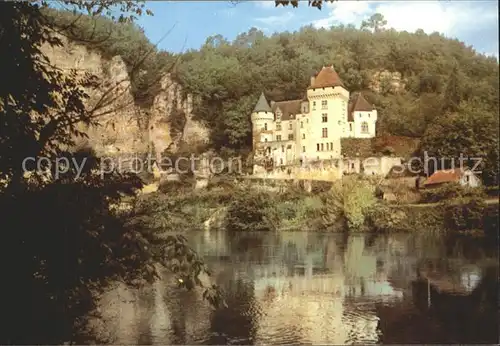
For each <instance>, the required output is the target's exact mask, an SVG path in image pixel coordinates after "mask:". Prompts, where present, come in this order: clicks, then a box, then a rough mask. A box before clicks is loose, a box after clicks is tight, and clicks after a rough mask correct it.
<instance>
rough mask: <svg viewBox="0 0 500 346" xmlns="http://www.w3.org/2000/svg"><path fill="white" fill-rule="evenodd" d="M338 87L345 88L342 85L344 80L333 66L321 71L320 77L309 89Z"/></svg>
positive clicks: (317, 77)
mask: <svg viewBox="0 0 500 346" xmlns="http://www.w3.org/2000/svg"><path fill="white" fill-rule="evenodd" d="M336 86H341V87H343V86H344V83H342V80H341V79H340V77H339V75H338V74H337V72H336V71H335V69H334V68H333V66H327V67H323V68H322V69H321V71H319V73H318V75H317V76H316V78H314V81H313V82H312V83H311V86H310V87H309V89H318V88H328V87H336Z"/></svg>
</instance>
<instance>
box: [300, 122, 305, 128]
mask: <svg viewBox="0 0 500 346" xmlns="http://www.w3.org/2000/svg"><path fill="white" fill-rule="evenodd" d="M300 128H301V129H303V128H304V122H303V121H301V122H300Z"/></svg>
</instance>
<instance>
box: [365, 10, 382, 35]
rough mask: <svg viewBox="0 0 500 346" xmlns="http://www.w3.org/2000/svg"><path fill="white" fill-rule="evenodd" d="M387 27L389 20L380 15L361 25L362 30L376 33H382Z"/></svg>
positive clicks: (377, 14) (374, 15) (375, 15)
mask: <svg viewBox="0 0 500 346" xmlns="http://www.w3.org/2000/svg"><path fill="white" fill-rule="evenodd" d="M385 25H387V20H385V19H384V16H383V15H381V14H380V13H375V14H373V15H372V16H371V17H370V18H369V19H368V20H367V21H365V20H364V21H363V22H362V23H361V30H363V29H372V30H373V31H374V32H380V31H381V30H383V27H384V26H385Z"/></svg>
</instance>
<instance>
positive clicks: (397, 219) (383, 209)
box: [366, 203, 408, 231]
mask: <svg viewBox="0 0 500 346" xmlns="http://www.w3.org/2000/svg"><path fill="white" fill-rule="evenodd" d="M407 219H408V215H407V214H406V212H405V211H404V210H402V209H396V208H391V207H389V206H387V205H386V204H382V203H380V204H378V205H377V206H376V207H374V208H372V209H371V210H370V211H369V212H368V213H367V215H366V221H367V224H368V226H370V227H371V228H372V229H374V230H376V231H401V230H406V229H407V228H408V227H407V225H408V222H407Z"/></svg>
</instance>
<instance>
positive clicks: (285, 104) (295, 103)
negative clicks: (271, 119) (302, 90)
mask: <svg viewBox="0 0 500 346" xmlns="http://www.w3.org/2000/svg"><path fill="white" fill-rule="evenodd" d="M302 102H303V101H302V100H290V101H280V102H274V103H273V106H272V110H273V112H274V113H275V114H276V110H277V109H278V108H279V109H280V110H281V113H282V114H281V120H290V119H295V118H296V117H295V116H294V117H293V118H292V115H297V114H300V113H301V109H300V106H301V104H302Z"/></svg>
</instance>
